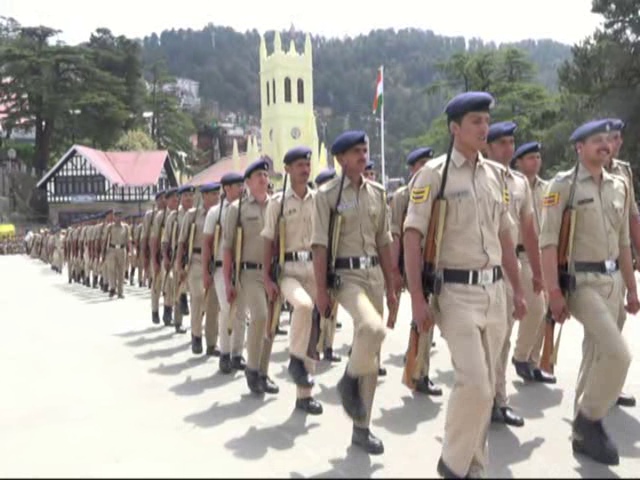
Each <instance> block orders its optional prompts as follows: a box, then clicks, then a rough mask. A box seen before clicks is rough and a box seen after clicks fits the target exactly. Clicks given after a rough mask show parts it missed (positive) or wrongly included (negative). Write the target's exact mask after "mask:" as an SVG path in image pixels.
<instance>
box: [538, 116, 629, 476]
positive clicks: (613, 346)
mask: <svg viewBox="0 0 640 480" xmlns="http://www.w3.org/2000/svg"><path fill="white" fill-rule="evenodd" d="M610 127H611V125H610V122H609V121H608V120H596V121H592V122H588V123H586V124H584V125H582V126H580V127H578V128H577V129H576V130H575V131H574V132H573V134H572V135H571V138H570V141H571V142H572V143H573V144H574V146H575V149H576V153H577V155H578V163H577V164H576V166H575V167H574V168H573V169H572V170H569V171H568V172H562V173H559V174H558V175H556V177H555V178H554V179H553V180H552V181H551V183H550V185H549V189H548V190H547V195H546V196H545V200H544V213H543V218H542V232H541V234H540V246H541V247H542V260H543V267H544V277H545V282H546V288H547V291H548V294H549V306H550V309H551V313H552V314H553V318H554V320H556V321H557V322H559V323H562V322H564V321H565V320H566V319H568V318H569V314H570V313H571V315H573V316H574V317H575V318H576V319H577V320H578V321H579V322H580V323H582V325H583V327H584V330H585V337H586V336H587V335H588V336H589V339H590V341H591V342H593V343H594V346H595V349H596V351H597V352H598V354H597V355H595V356H594V358H593V360H592V362H590V365H585V362H584V359H583V364H582V367H584V366H587V367H588V369H587V370H586V372H585V371H584V369H581V371H580V373H579V382H580V377H581V376H582V375H587V377H588V378H587V379H586V381H585V386H584V391H583V392H582V395H581V396H580V398H578V399H577V401H576V404H577V412H576V417H575V419H574V421H573V442H572V447H573V450H574V452H579V453H583V454H586V455H588V456H589V457H591V458H592V459H594V460H595V461H597V462H600V463H604V464H607V465H616V464H618V463H619V456H618V451H617V448H616V446H615V444H614V443H613V441H612V440H611V439H610V438H609V436H608V435H607V432H606V431H605V429H604V427H603V425H602V420H603V418H604V417H605V416H606V415H607V412H608V411H609V409H610V408H611V406H612V405H613V404H614V403H615V402H616V399H617V398H618V395H619V394H620V391H621V389H622V385H623V384H624V380H625V377H626V374H627V370H628V368H629V364H630V362H631V353H630V352H629V348H628V346H627V344H626V342H625V341H624V339H623V338H622V334H621V332H620V329H619V327H618V322H617V319H618V315H619V312H620V303H621V302H622V295H621V293H620V292H621V290H622V288H624V285H626V287H627V306H626V309H627V311H628V312H630V313H632V314H633V313H636V312H637V311H638V310H639V309H640V303H639V302H638V295H637V291H636V280H635V276H634V273H633V266H632V263H631V248H630V239H629V202H630V199H631V196H630V192H629V190H628V187H627V185H626V182H625V181H624V179H622V178H621V177H618V176H617V175H611V174H610V173H608V172H607V171H606V170H605V169H604V166H605V164H606V163H607V161H608V157H609V155H610V154H611V149H610V146H609V140H608V133H609V130H610ZM570 201H571V204H569V202H570ZM567 206H569V207H572V208H575V209H576V222H575V231H574V232H573V245H572V255H571V256H572V258H570V259H569V260H570V264H569V273H570V274H574V275H575V277H574V278H575V290H574V291H572V292H570V293H569V299H568V302H567V300H566V298H565V296H564V295H563V292H562V291H561V290H560V284H559V280H558V276H559V275H558V270H557V265H558V258H557V255H558V254H557V251H558V248H557V247H558V242H559V232H560V226H561V223H562V213H563V210H564V209H565V207H567ZM570 238H571V237H570Z"/></svg>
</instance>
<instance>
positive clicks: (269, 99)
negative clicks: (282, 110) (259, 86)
mask: <svg viewBox="0 0 640 480" xmlns="http://www.w3.org/2000/svg"><path fill="white" fill-rule="evenodd" d="M270 104H271V91H270V90H269V82H267V105H270Z"/></svg>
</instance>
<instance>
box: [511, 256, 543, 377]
mask: <svg viewBox="0 0 640 480" xmlns="http://www.w3.org/2000/svg"><path fill="white" fill-rule="evenodd" d="M532 279H533V273H532V271H531V265H530V264H529V259H528V258H527V256H526V255H522V258H521V269H520V284H521V285H522V289H523V290H524V299H525V302H527V314H526V315H525V316H524V318H523V319H522V320H520V322H519V325H518V337H517V339H516V346H515V349H514V351H513V358H515V360H516V361H517V362H530V363H531V364H533V365H534V366H538V361H539V360H540V348H541V347H542V339H543V338H544V323H545V322H544V317H545V313H546V311H547V304H546V302H545V298H544V295H543V294H542V292H541V293H540V294H538V295H536V294H535V292H534V291H533V281H532Z"/></svg>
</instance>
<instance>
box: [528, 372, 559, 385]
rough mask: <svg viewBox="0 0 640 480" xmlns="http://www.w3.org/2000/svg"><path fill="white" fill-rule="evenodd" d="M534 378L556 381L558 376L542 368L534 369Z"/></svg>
mask: <svg viewBox="0 0 640 480" xmlns="http://www.w3.org/2000/svg"><path fill="white" fill-rule="evenodd" d="M533 379H534V380H535V381H536V382H540V383H556V381H557V380H556V376H555V375H553V374H552V373H547V372H545V371H544V370H542V369H540V368H534V369H533Z"/></svg>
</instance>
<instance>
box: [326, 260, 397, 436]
mask: <svg viewBox="0 0 640 480" xmlns="http://www.w3.org/2000/svg"><path fill="white" fill-rule="evenodd" d="M338 275H340V277H341V279H342V285H341V287H340V289H339V290H338V293H337V301H338V303H339V304H340V305H342V307H343V308H344V309H345V310H346V311H347V313H348V314H349V316H351V318H352V319H353V331H354V336H353V345H352V348H351V356H350V357H349V362H348V364H347V373H348V374H349V375H350V376H352V377H358V380H359V384H360V397H361V398H362V402H363V404H364V407H365V409H366V411H367V415H366V417H365V419H364V420H363V421H362V422H354V425H355V426H356V427H360V428H367V427H368V426H369V423H370V421H371V409H372V408H373V398H374V395H375V391H376V386H377V381H378V368H379V365H380V359H379V354H380V348H381V347H382V342H383V341H384V338H385V336H386V333H387V332H386V328H385V325H384V321H383V318H382V315H383V310H384V279H383V277H382V270H381V269H380V267H375V268H370V269H366V270H338Z"/></svg>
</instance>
